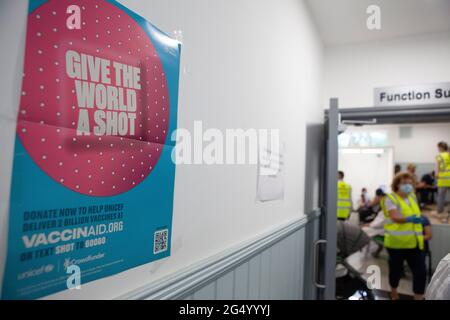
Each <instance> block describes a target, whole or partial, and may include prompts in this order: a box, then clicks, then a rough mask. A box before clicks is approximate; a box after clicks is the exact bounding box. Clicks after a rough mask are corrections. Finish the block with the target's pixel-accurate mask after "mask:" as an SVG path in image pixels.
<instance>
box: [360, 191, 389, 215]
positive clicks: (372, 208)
mask: <svg viewBox="0 0 450 320" xmlns="http://www.w3.org/2000/svg"><path fill="white" fill-rule="evenodd" d="M383 197H384V192H383V190H381V189H377V191H376V192H375V197H374V198H373V200H371V201H370V199H368V197H367V199H368V200H369V202H368V203H367V204H366V205H365V207H360V209H358V213H359V221H360V222H361V223H362V224H365V223H369V222H371V221H372V220H374V219H375V217H376V216H377V213H378V212H379V211H380V210H381V206H380V201H381V199H382V198H383Z"/></svg>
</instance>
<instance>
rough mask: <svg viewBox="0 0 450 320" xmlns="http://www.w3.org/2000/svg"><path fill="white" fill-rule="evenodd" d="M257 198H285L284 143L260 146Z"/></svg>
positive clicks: (260, 199) (259, 199)
mask: <svg viewBox="0 0 450 320" xmlns="http://www.w3.org/2000/svg"><path fill="white" fill-rule="evenodd" d="M256 199H257V200H258V201H261V202H265V201H273V200H283V199H284V145H279V146H278V145H277V146H276V147H275V148H274V145H273V144H271V145H270V147H269V146H267V145H260V146H259V154H258V182H257V192H256Z"/></svg>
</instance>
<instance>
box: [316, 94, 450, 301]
mask: <svg viewBox="0 0 450 320" xmlns="http://www.w3.org/2000/svg"><path fill="white" fill-rule="evenodd" d="M443 122H450V105H434V106H426V105H424V106H409V107H408V106H407V107H405V106H401V107H367V108H339V106H338V99H336V98H333V99H331V100H330V108H329V110H326V112H325V142H324V144H325V150H326V151H325V155H324V158H325V159H324V165H323V174H322V179H321V181H322V188H321V207H322V212H323V214H322V216H321V228H320V240H319V241H321V242H320V243H319V244H320V246H321V247H322V249H320V250H319V251H320V256H321V260H320V261H321V263H320V264H318V268H319V270H317V274H318V275H320V281H319V283H320V286H318V287H317V288H318V298H320V299H335V293H336V287H335V280H336V277H335V274H336V251H337V250H336V249H337V248H336V239H337V231H336V210H337V204H336V203H337V196H336V194H337V177H336V173H337V171H338V169H339V162H340V159H345V157H346V155H349V154H351V153H352V152H354V153H355V154H359V155H360V156H361V157H363V151H362V150H363V149H364V150H368V149H372V150H371V151H365V152H366V153H365V154H364V157H366V156H367V158H372V160H371V161H372V162H373V163H375V162H376V161H375V160H374V159H373V158H375V156H374V154H376V153H377V152H378V153H381V149H382V150H383V154H384V153H385V152H386V154H385V156H383V158H384V160H383V161H381V160H380V161H378V162H377V164H376V165H379V166H380V168H381V166H388V165H391V168H392V164H393V163H394V161H395V160H393V159H392V158H391V159H390V157H392V153H393V152H394V148H391V149H389V146H388V147H382V148H381V147H380V148H374V147H373V146H372V147H370V148H368V149H367V148H366V147H364V146H358V147H349V148H348V149H347V150H348V151H347V154H346V153H345V152H344V153H343V154H342V153H340V152H339V139H342V138H339V136H340V135H341V134H343V133H345V129H346V127H348V126H349V125H359V126H360V125H366V126H372V125H373V126H374V125H380V124H420V123H443ZM449 139H450V137H449ZM411 147H413V146H411ZM386 148H388V149H387V150H386ZM352 149H353V150H352ZM373 149H379V150H378V151H373ZM350 150H351V151H350ZM370 153H372V154H371V156H369V155H368V154H370ZM390 153H391V156H390V155H389V154H390ZM341 165H342V161H341ZM391 178H392V176H389V175H388V174H387V175H386V176H385V177H383V179H384V181H389V180H390V179H391ZM449 234H450V229H449Z"/></svg>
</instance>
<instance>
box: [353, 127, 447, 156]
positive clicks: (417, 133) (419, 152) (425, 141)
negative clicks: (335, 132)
mask: <svg viewBox="0 0 450 320" xmlns="http://www.w3.org/2000/svg"><path fill="white" fill-rule="evenodd" d="M400 127H411V128H412V132H411V137H410V138H400V135H399V131H400ZM361 131H366V132H370V131H376V132H384V133H386V134H387V146H389V147H393V149H394V162H395V163H416V164H420V163H435V161H436V155H437V154H438V149H437V144H438V142H440V141H445V142H447V143H450V123H434V124H413V125H376V126H364V127H349V128H348V129H347V131H346V133H350V132H361Z"/></svg>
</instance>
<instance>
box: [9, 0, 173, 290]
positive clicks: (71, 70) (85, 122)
mask: <svg viewBox="0 0 450 320" xmlns="http://www.w3.org/2000/svg"><path fill="white" fill-rule="evenodd" d="M74 3H76V5H73V4H74ZM179 57H180V45H179V43H178V42H177V41H175V40H172V39H170V38H169V37H167V36H166V35H165V34H163V33H161V32H160V31H159V30H158V29H156V28H155V27H154V26H152V25H151V24H150V23H149V22H147V21H146V20H145V19H143V18H142V17H140V16H138V15H137V14H135V13H133V12H131V11H130V10H128V9H127V8H125V7H124V6H122V5H121V4H119V3H118V2H116V1H113V0H78V1H76V2H74V1H69V0H47V1H45V0H30V5H29V14H28V26H27V36H26V51H25V64H24V72H23V81H22V96H21V101H20V108H19V115H18V121H17V133H16V142H15V151H14V165H13V174H12V185H11V198H10V210H9V231H8V253H7V260H6V267H5V273H4V278H3V289H2V298H4V299H33V298H38V297H42V296H46V295H49V294H52V293H55V292H58V291H62V290H65V289H67V288H68V287H70V283H69V281H68V280H69V279H70V277H71V276H72V273H73V275H76V273H77V270H78V271H81V277H80V279H79V280H81V283H82V284H83V283H86V282H90V281H93V280H96V279H99V278H103V277H106V276H110V275H113V274H116V273H118V272H121V271H124V270H127V269H129V268H132V267H135V266H138V265H142V264H145V263H148V262H151V261H154V260H157V259H160V258H163V257H167V256H169V255H170V238H171V235H170V232H171V225H172V208H173V191H174V177H175V165H174V164H173V162H172V161H171V153H172V149H173V148H174V145H173V143H172V142H171V141H170V135H171V133H172V132H173V131H174V130H175V129H176V123H177V99H178V77H179ZM77 268H79V269H77ZM74 283H75V284H76V283H77V281H76V278H74Z"/></svg>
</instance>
